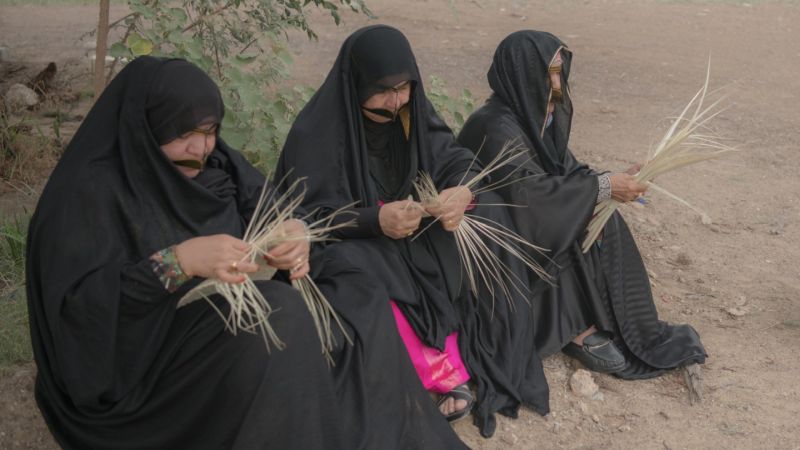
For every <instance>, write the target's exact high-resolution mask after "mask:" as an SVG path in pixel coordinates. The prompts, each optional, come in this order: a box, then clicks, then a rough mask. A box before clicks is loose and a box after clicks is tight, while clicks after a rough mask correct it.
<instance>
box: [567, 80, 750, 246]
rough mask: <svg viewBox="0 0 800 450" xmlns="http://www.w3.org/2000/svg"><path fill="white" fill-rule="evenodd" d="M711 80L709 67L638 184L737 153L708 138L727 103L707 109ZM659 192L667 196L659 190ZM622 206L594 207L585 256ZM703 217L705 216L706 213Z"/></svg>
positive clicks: (612, 203)
mask: <svg viewBox="0 0 800 450" xmlns="http://www.w3.org/2000/svg"><path fill="white" fill-rule="evenodd" d="M710 76H711V65H710V64H709V67H708V70H707V72H706V80H705V83H704V84H703V87H702V88H701V89H700V90H699V91H698V92H697V93H696V94H695V95H694V97H693V98H692V100H691V101H690V102H689V104H688V105H686V107H685V108H684V109H683V111H682V112H681V113H680V115H678V117H677V118H675V119H674V120H673V122H672V125H671V126H670V127H669V129H668V130H667V132H666V134H665V135H664V137H663V138H662V139H661V141H660V142H659V143H658V145H657V146H656V147H655V148H654V149H653V151H652V152H651V153H650V156H649V157H648V160H647V162H646V163H645V164H644V165H643V166H642V168H641V169H640V170H639V173H637V174H636V175H635V177H636V181H638V182H640V183H650V182H652V180H653V179H654V178H656V177H657V176H659V175H661V174H663V173H665V172H669V171H672V170H675V169H679V168H681V167H685V166H688V165H690V164H694V163H698V162H700V161H706V160H709V159H713V158H718V157H720V156H722V155H724V154H727V153H730V152H732V151H736V150H735V149H734V148H732V147H730V146H728V145H726V144H724V143H721V142H720V139H719V138H718V137H717V136H715V135H713V134H707V133H710V132H708V131H707V130H708V123H709V122H710V121H711V120H712V119H713V118H714V117H716V116H717V115H718V114H719V113H720V112H721V110H720V109H719V108H718V107H719V104H720V102H721V101H722V100H723V99H724V97H720V98H719V99H717V100H716V101H714V102H712V103H711V105H709V106H705V105H704V103H705V100H706V94H709V92H708V80H709V78H710ZM692 109H693V110H694V111H693V112H692V113H691V115H688V113H689V111H690V110H692ZM651 186H652V184H651ZM657 190H659V191H662V192H666V191H664V190H663V189H659V188H657ZM668 195H670V196H671V197H673V198H674V199H677V200H679V201H681V202H682V203H684V204H686V205H688V203H686V201H684V200H682V199H680V198H679V197H677V196H675V195H673V194H668ZM621 204H622V203H620V202H618V201H617V200H614V199H608V200H604V201H602V202H600V203H599V204H598V205H597V206H596V207H595V209H594V216H593V217H592V220H591V221H590V222H589V225H588V227H587V228H586V237H585V238H584V240H583V244H582V249H583V252H584V253H585V252H587V251H589V249H590V248H591V246H592V244H594V242H595V241H596V240H597V238H598V236H600V233H601V232H602V231H603V228H604V227H605V224H606V222H607V221H608V219H609V218H610V217H611V215H612V214H613V213H614V211H616V210H617V208H618V207H619V206H620V205H621ZM693 209H694V208H693ZM700 213H701V215H704V213H702V212H700Z"/></svg>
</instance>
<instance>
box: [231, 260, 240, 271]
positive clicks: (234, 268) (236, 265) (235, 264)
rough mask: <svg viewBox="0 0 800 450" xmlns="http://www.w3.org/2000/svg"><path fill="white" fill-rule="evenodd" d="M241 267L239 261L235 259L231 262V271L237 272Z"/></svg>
mask: <svg viewBox="0 0 800 450" xmlns="http://www.w3.org/2000/svg"><path fill="white" fill-rule="evenodd" d="M238 269H239V261H233V262H232V263H231V272H236V271H237V270H238Z"/></svg>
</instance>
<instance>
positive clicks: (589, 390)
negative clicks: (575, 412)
mask: <svg viewBox="0 0 800 450" xmlns="http://www.w3.org/2000/svg"><path fill="white" fill-rule="evenodd" d="M569 387H570V389H572V392H574V393H575V394H577V395H580V396H581V397H585V398H591V399H594V398H596V394H598V393H599V392H600V388H599V387H598V386H597V383H595V382H594V379H593V378H592V373H591V372H589V371H588V370H585V369H578V370H576V371H575V373H573V374H572V376H571V377H570V378H569Z"/></svg>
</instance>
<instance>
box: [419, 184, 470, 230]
mask: <svg viewBox="0 0 800 450" xmlns="http://www.w3.org/2000/svg"><path fill="white" fill-rule="evenodd" d="M470 202H472V192H471V191H470V190H469V188H468V187H466V186H455V187H451V188H448V189H445V190H443V191H442V192H440V193H439V203H438V204H436V205H430V206H427V207H426V208H425V211H427V212H428V214H430V215H431V216H433V217H435V218H437V219H439V220H440V221H441V222H442V227H444V229H445V230H447V231H456V230H457V229H458V226H459V225H461V220H462V219H463V218H464V211H466V209H467V207H468V206H469V204H470Z"/></svg>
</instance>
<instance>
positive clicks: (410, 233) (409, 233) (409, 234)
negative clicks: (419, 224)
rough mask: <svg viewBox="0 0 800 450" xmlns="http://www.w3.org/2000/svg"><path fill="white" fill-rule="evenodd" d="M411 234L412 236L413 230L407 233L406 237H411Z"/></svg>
mask: <svg viewBox="0 0 800 450" xmlns="http://www.w3.org/2000/svg"><path fill="white" fill-rule="evenodd" d="M412 234H414V230H411V231H409V232H408V234H407V235H406V236H411V235H412Z"/></svg>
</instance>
